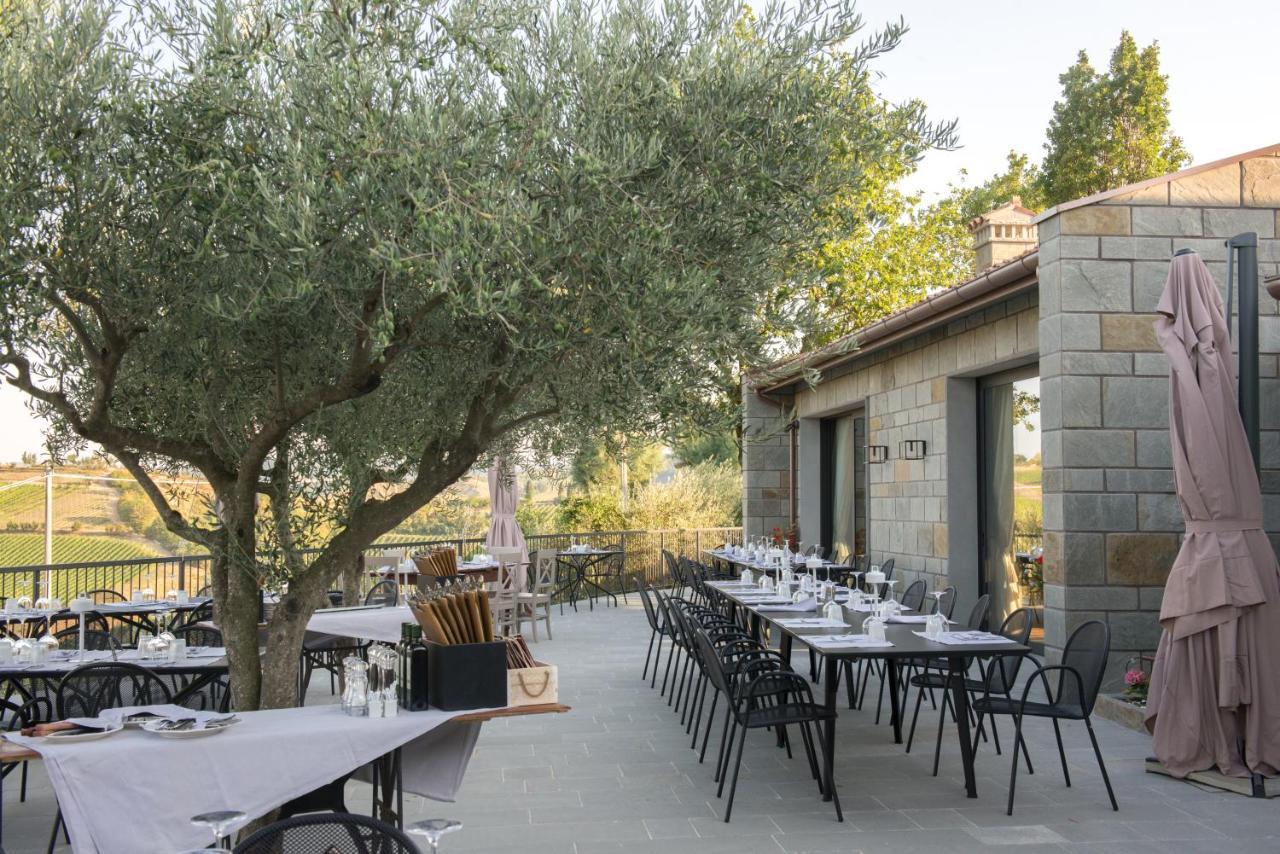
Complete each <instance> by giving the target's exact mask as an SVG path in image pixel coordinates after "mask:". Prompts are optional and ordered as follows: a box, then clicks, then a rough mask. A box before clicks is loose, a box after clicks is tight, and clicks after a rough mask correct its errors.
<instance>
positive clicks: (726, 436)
mask: <svg viewBox="0 0 1280 854" xmlns="http://www.w3.org/2000/svg"><path fill="white" fill-rule="evenodd" d="M671 450H672V451H673V452H674V453H675V455H676V459H677V460H678V461H679V464H680V465H681V466H696V465H698V464H700V463H706V462H716V463H733V464H735V465H736V464H737V463H738V462H739V460H740V459H741V456H742V448H741V446H740V445H739V444H738V437H737V433H736V432H735V431H734V430H732V429H722V430H711V431H697V432H690V433H684V434H679V435H677V436H675V437H673V438H672V441H671Z"/></svg>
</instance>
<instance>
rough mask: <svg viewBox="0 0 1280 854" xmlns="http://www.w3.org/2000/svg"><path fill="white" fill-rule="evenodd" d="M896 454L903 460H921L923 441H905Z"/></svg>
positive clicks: (922, 457) (923, 449)
mask: <svg viewBox="0 0 1280 854" xmlns="http://www.w3.org/2000/svg"><path fill="white" fill-rule="evenodd" d="M898 453H899V455H900V456H901V457H902V458H903V459H904V460H923V459H924V454H925V443H924V439H905V440H903V442H902V444H901V445H899V446H898Z"/></svg>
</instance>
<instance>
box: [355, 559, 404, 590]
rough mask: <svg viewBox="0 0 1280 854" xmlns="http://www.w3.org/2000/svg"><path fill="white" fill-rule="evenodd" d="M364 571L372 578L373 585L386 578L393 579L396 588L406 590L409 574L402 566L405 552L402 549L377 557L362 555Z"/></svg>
mask: <svg viewBox="0 0 1280 854" xmlns="http://www.w3.org/2000/svg"><path fill="white" fill-rule="evenodd" d="M362 559H363V560H364V571H365V574H366V575H372V576H373V577H374V582H373V583H374V584H377V583H378V582H379V581H382V580H383V579H387V578H394V579H395V581H396V587H397V588H398V589H400V590H406V589H408V588H409V587H410V586H411V585H410V584H409V573H408V571H407V570H406V567H405V566H404V561H405V552H404V550H403V549H396V550H393V551H388V552H383V553H382V554H379V555H369V554H367V555H364V556H363V557H362Z"/></svg>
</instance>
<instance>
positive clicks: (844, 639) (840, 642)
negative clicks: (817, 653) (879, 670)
mask: <svg viewBox="0 0 1280 854" xmlns="http://www.w3.org/2000/svg"><path fill="white" fill-rule="evenodd" d="M804 642H805V643H807V644H809V645H810V646H816V647H822V648H824V649H840V648H846V649H847V648H849V647H855V648H871V649H883V648H884V647H888V646H893V644H892V643H891V642H890V641H887V640H885V641H878V640H875V639H874V638H872V637H871V635H815V636H813V637H806V638H805V639H804Z"/></svg>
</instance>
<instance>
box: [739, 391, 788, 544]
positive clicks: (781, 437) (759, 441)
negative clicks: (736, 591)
mask: <svg viewBox="0 0 1280 854" xmlns="http://www.w3.org/2000/svg"><path fill="white" fill-rule="evenodd" d="M742 401H743V402H742V428H743V442H742V526H743V535H744V536H746V537H747V538H748V539H749V538H751V537H758V536H762V535H766V534H769V533H772V531H773V529H774V528H781V529H783V530H786V528H787V527H788V526H790V524H791V440H790V435H789V433H788V432H787V430H786V424H787V420H786V419H787V415H788V414H789V412H790V407H791V398H790V397H789V396H778V397H776V398H774V399H773V400H772V401H771V400H766V399H764V398H763V397H760V396H759V395H757V394H756V393H755V391H754V390H753V389H752V388H751V386H750V385H749V384H744V385H743V387H742Z"/></svg>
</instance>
